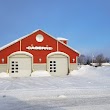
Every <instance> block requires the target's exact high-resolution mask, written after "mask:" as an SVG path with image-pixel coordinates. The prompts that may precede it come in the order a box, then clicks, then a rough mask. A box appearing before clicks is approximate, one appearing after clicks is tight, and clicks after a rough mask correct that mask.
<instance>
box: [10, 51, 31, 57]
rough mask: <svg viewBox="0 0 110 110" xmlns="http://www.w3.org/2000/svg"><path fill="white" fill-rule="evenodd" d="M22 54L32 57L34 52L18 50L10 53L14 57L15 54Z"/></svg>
mask: <svg viewBox="0 0 110 110" xmlns="http://www.w3.org/2000/svg"><path fill="white" fill-rule="evenodd" d="M20 54H24V55H28V56H30V57H33V55H32V54H30V53H28V52H25V51H17V52H14V53H12V54H10V55H9V57H12V56H14V55H20Z"/></svg>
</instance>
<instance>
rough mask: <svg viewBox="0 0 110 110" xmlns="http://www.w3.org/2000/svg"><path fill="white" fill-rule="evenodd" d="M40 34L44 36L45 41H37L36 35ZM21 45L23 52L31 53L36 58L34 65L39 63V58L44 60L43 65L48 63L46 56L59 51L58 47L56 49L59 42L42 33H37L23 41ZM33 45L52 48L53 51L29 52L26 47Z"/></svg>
mask: <svg viewBox="0 0 110 110" xmlns="http://www.w3.org/2000/svg"><path fill="white" fill-rule="evenodd" d="M38 34H42V35H43V37H44V40H43V41H42V42H37V41H36V35H38ZM21 44H22V51H26V52H29V53H31V54H32V55H33V56H34V63H39V58H41V59H42V61H41V63H46V56H47V55H48V54H49V53H50V52H55V51H56V50H57V47H56V45H57V41H56V40H54V39H53V38H51V37H50V36H49V35H47V34H45V33H44V32H42V31H37V32H35V33H34V34H32V35H30V36H28V37H27V38H25V39H23V40H22V41H21ZM31 45H33V46H44V47H46V46H47V45H48V46H49V47H52V48H53V50H27V49H26V47H28V46H31Z"/></svg>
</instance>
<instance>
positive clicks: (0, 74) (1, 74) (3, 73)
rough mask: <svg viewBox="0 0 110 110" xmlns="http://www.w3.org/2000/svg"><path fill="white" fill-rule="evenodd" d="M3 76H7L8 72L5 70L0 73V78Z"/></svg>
mask: <svg viewBox="0 0 110 110" xmlns="http://www.w3.org/2000/svg"><path fill="white" fill-rule="evenodd" d="M3 77H9V74H8V73H5V72H2V73H0V78H3Z"/></svg>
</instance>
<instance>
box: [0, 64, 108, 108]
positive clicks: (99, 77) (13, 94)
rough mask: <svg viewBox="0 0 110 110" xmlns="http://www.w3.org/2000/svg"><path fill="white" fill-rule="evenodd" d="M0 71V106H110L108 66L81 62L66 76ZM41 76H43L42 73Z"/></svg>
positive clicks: (42, 72)
mask: <svg viewBox="0 0 110 110" xmlns="http://www.w3.org/2000/svg"><path fill="white" fill-rule="evenodd" d="M5 75H7V74H6V73H1V74H0V77H1V78H0V110H3V109H4V110H98V109H99V110H109V109H110V67H109V66H103V67H97V68H96V67H92V66H81V68H79V70H74V71H72V72H71V73H70V75H69V76H65V77H53V76H50V75H49V73H47V72H44V71H39V72H34V73H33V75H32V76H33V77H28V78H11V77H9V76H8V77H4V76H5ZM41 76H42V77H41Z"/></svg>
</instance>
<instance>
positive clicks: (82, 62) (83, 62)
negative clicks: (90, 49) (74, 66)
mask: <svg viewBox="0 0 110 110" xmlns="http://www.w3.org/2000/svg"><path fill="white" fill-rule="evenodd" d="M78 63H80V64H81V65H82V64H86V57H85V55H80V56H79V58H78Z"/></svg>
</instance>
